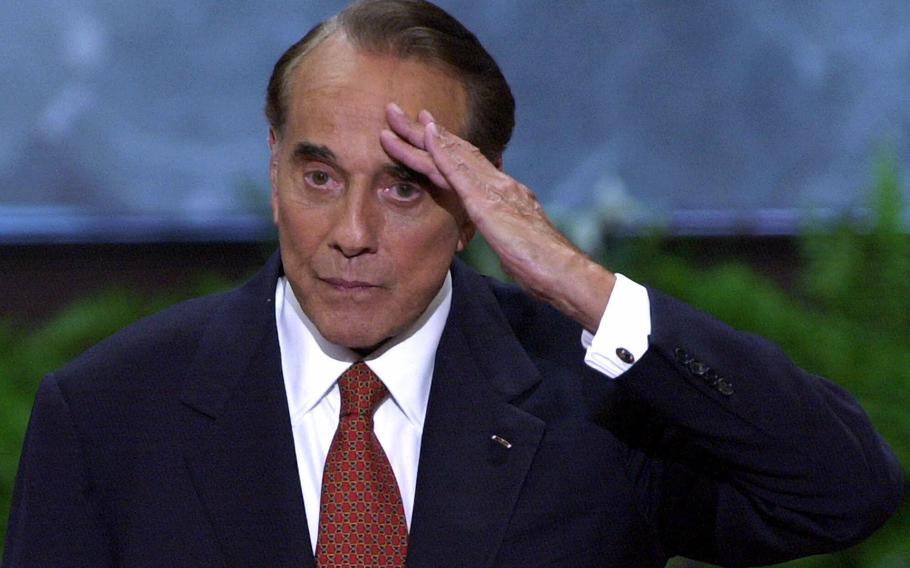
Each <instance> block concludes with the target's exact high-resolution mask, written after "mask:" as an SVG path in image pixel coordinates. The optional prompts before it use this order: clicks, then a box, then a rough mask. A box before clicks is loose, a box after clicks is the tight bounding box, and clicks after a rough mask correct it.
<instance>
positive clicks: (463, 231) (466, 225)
mask: <svg viewBox="0 0 910 568" xmlns="http://www.w3.org/2000/svg"><path fill="white" fill-rule="evenodd" d="M476 230H477V227H476V226H475V225H474V221H471V219H470V218H468V216H467V215H465V219H464V221H462V223H461V226H460V227H459V228H458V244H456V245H455V251H456V252H461V251H463V250H464V249H466V248H467V246H468V244H469V243H470V242H471V239H473V238H474V233H475V231H476Z"/></svg>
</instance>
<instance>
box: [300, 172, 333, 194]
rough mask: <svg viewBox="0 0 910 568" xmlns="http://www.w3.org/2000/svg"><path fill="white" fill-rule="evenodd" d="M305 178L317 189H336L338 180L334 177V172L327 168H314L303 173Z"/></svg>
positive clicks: (308, 183)
mask: <svg viewBox="0 0 910 568" xmlns="http://www.w3.org/2000/svg"><path fill="white" fill-rule="evenodd" d="M303 179H304V180H306V182H307V185H310V186H312V187H315V188H317V189H334V187H335V186H336V185H338V182H337V181H335V179H333V178H332V174H330V173H329V172H327V171H325V170H312V171H309V172H306V173H305V174H303Z"/></svg>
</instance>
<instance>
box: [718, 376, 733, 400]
mask: <svg viewBox="0 0 910 568" xmlns="http://www.w3.org/2000/svg"><path fill="white" fill-rule="evenodd" d="M715 388H716V389H717V392H719V393H720V394H722V395H724V396H730V395H731V394H733V385H732V384H730V381H728V380H727V379H725V378H723V377H721V378H719V379H717V385H716V386H715Z"/></svg>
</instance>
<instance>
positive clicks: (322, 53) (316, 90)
mask: <svg viewBox="0 0 910 568" xmlns="http://www.w3.org/2000/svg"><path fill="white" fill-rule="evenodd" d="M289 87H290V88H289V92H290V99H289V101H288V111H289V112H288V121H289V123H292V126H293V123H295V122H296V123H298V124H297V126H303V124H299V123H300V122H301V121H305V122H307V123H312V122H314V121H323V122H324V121H326V120H328V119H330V117H332V116H337V115H339V114H343V115H344V116H346V117H348V118H355V119H357V120H358V121H360V122H363V123H364V124H365V123H366V122H369V123H375V125H376V126H377V127H379V128H385V127H387V126H386V125H385V105H386V104H387V103H390V102H395V103H398V104H399V105H400V106H401V107H402V108H403V109H404V110H405V111H406V112H407V113H408V114H409V115H411V116H412V117H416V115H417V113H418V112H419V111H420V110H423V109H426V110H429V111H430V112H431V113H432V114H433V115H434V117H435V118H436V119H437V120H438V121H439V122H440V123H442V125H443V126H445V127H446V128H448V129H450V130H452V131H454V132H458V133H463V132H464V129H465V125H466V122H467V96H466V93H465V89H464V86H463V84H462V82H461V81H460V80H459V79H458V78H457V77H456V76H455V75H454V73H453V72H451V71H449V70H448V69H446V68H444V67H443V66H442V65H441V64H440V65H431V64H428V63H425V62H423V61H421V60H419V59H415V58H404V59H403V58H399V57H395V56H389V55H380V54H374V53H368V52H365V51H362V50H360V49H358V48H356V47H355V46H353V45H352V44H351V43H350V42H349V41H348V40H347V39H346V38H345V37H344V36H343V35H342V34H340V33H336V34H334V35H332V36H330V37H329V38H326V39H325V40H324V41H323V42H322V43H320V44H319V45H318V46H316V47H315V48H313V50H312V51H311V52H310V53H309V54H307V56H306V57H305V58H304V60H303V61H301V62H300V64H299V65H298V67H297V68H296V69H295V70H294V72H293V75H292V77H291V78H290V84H289Z"/></svg>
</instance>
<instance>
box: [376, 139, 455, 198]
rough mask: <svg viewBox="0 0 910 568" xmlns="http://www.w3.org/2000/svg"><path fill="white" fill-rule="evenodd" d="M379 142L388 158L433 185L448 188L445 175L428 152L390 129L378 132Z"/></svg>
mask: <svg viewBox="0 0 910 568" xmlns="http://www.w3.org/2000/svg"><path fill="white" fill-rule="evenodd" d="M379 142H380V144H382V149H383V150H385V152H386V154H388V155H389V157H390V158H392V159H393V160H395V161H396V162H399V163H401V164H403V165H405V166H406V167H408V168H410V169H412V170H414V171H415V172H417V173H420V174H423V175H424V176H426V177H427V179H429V180H430V182H431V183H433V185H435V186H438V187H441V188H444V189H449V184H448V182H447V181H446V178H445V176H443V175H442V173H441V172H440V171H439V169H438V168H437V167H436V164H435V163H434V162H433V158H432V157H431V156H430V155H429V154H428V153H426V152H424V151H423V150H419V149H418V148H416V147H415V146H414V145H412V144H410V143H408V142H407V141H405V140H403V139H402V138H401V137H400V136H398V135H397V134H395V133H394V132H392V131H391V130H383V131H382V132H381V133H380V134H379Z"/></svg>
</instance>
